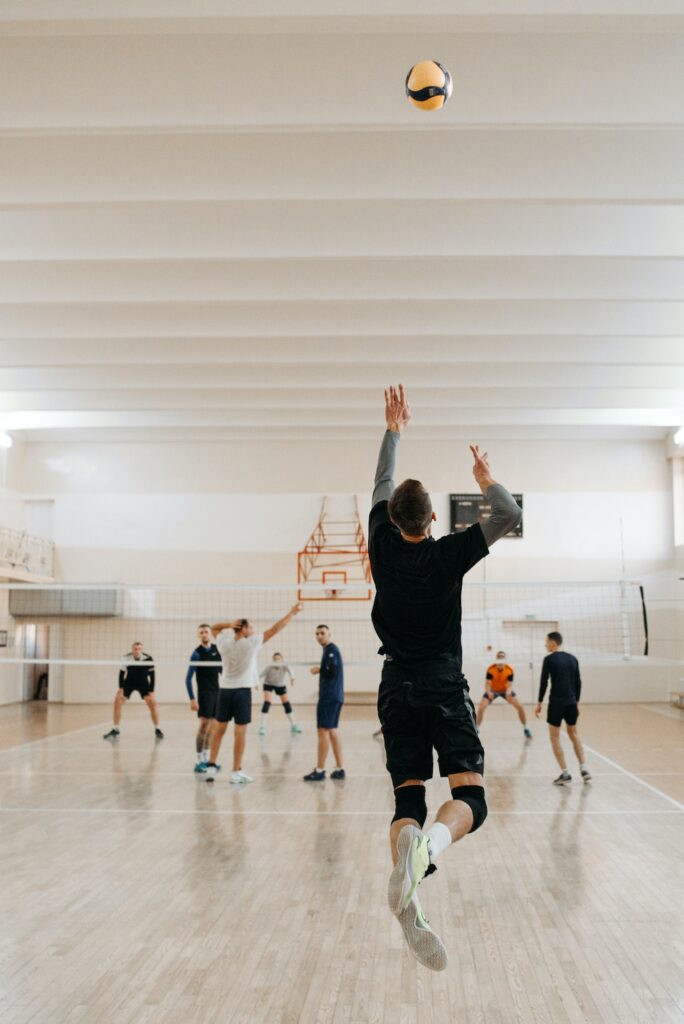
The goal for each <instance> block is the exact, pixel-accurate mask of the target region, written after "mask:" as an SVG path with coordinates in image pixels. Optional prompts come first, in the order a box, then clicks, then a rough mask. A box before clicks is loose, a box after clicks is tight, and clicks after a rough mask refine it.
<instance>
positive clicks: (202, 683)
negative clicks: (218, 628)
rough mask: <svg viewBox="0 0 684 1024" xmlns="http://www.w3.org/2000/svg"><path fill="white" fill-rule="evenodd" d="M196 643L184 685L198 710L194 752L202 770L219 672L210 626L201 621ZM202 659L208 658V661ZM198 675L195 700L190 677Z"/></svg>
mask: <svg viewBox="0 0 684 1024" xmlns="http://www.w3.org/2000/svg"><path fill="white" fill-rule="evenodd" d="M197 636H198V638H199V646H198V647H196V648H195V650H194V651H193V652H192V654H191V655H190V665H189V666H188V671H187V672H186V675H185V688H186V690H187V691H188V697H189V699H190V710H191V711H196V712H197V718H198V727H197V735H196V736H195V750H196V752H197V763H196V764H195V771H196V772H205V771H206V766H207V762H208V761H209V734H210V732H211V723H212V721H213V718H214V709H215V708H216V698H217V697H218V691H219V676H220V675H221V655H220V653H219V649H218V647H217V646H216V644H213V643H212V642H211V626H209V625H208V624H207V623H206V622H203V623H202V625H201V626H198V627H197ZM205 662H211V664H209V665H207V664H205ZM193 676H195V678H196V679H197V700H195V694H194V693H193V689H192V677H193Z"/></svg>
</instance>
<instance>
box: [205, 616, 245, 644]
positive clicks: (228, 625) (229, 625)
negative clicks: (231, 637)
mask: <svg viewBox="0 0 684 1024" xmlns="http://www.w3.org/2000/svg"><path fill="white" fill-rule="evenodd" d="M241 625H242V619H233V621H232V622H215V623H214V625H213V626H211V627H210V628H211V632H212V634H213V636H214V639H216V637H217V636H218V635H219V633H222V632H223V630H224V629H239V628H240V626H241Z"/></svg>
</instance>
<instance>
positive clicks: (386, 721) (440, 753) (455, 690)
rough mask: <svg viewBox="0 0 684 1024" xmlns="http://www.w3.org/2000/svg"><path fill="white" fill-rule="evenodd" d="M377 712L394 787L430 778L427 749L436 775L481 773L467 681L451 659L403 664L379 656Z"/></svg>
mask: <svg viewBox="0 0 684 1024" xmlns="http://www.w3.org/2000/svg"><path fill="white" fill-rule="evenodd" d="M378 717H379V718H380V725H381V726H382V735H383V739H384V741H385V752H386V754H387V771H388V772H389V773H390V775H391V776H392V784H393V785H394V786H395V787H396V786H399V785H401V783H402V782H406V780H407V779H422V780H423V781H425V780H426V779H431V778H432V771H433V766H432V751H433V749H434V750H436V751H437V757H438V760H439V774H440V775H442V776H444V775H456V774H458V773H459V772H477V773H478V774H480V775H482V774H483V773H484V750H483V748H482V744H481V743H480V737H479V736H478V733H477V726H476V724H475V709H474V708H473V702H472V701H471V699H470V691H469V690H468V683H467V682H466V680H465V677H464V676H463V675H462V673H461V672H460V671H459V669H458V668H457V666H456V665H454V664H453V662H451V663H450V662H449V660H447V659H440V660H435V661H432V662H422V663H421V664H419V665H411V666H408V667H401V666H399V665H398V664H397V663H396V662H385V665H384V668H383V671H382V681H381V683H380V691H379V693H378Z"/></svg>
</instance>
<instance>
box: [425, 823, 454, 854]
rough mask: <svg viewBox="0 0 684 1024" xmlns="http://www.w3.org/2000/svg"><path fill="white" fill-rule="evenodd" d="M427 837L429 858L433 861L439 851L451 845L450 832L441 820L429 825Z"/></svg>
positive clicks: (442, 851)
mask: <svg viewBox="0 0 684 1024" xmlns="http://www.w3.org/2000/svg"><path fill="white" fill-rule="evenodd" d="M427 837H428V848H429V850H430V860H431V862H432V863H433V864H434V862H435V861H436V860H437V858H438V857H439V855H440V853H444V851H445V850H446V849H447V848H448V847H449V846H451V843H452V839H451V832H450V831H449V829H448V828H447V827H446V825H443V824H442V822H441V821H436V822H435V823H434V825H431V826H430V828H429V829H428V833H427Z"/></svg>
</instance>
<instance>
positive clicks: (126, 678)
mask: <svg viewBox="0 0 684 1024" xmlns="http://www.w3.org/2000/svg"><path fill="white" fill-rule="evenodd" d="M136 691H137V692H138V693H139V694H140V696H141V697H142V699H143V700H144V701H145V703H146V704H147V707H148V709H149V712H150V718H151V719H152V722H153V724H154V735H155V736H156V737H157V739H158V740H163V739H164V733H163V732H162V731H161V729H160V728H159V714H158V712H157V701H156V700H155V696H154V658H152V657H151V656H150V655H149V654H144V653H143V645H142V644H141V643H140V642H139V641H136V642H135V643H134V644H133V645H132V647H131V650H130V653H129V654H126V655H124V657H123V664H122V666H121V670H120V672H119V689H118V691H117V694H116V697H115V698H114V725H113V727H112V728H111V729H110V730H109V732H108V733H105V735H104V737H103V739H105V740H116V739H118V738H119V736H120V733H121V730H120V728H119V726H120V724H121V710H122V708H123V706H124V704H125V703H126V701H127V700H129V699H130V697H131V695H132V694H133V693H136Z"/></svg>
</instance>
